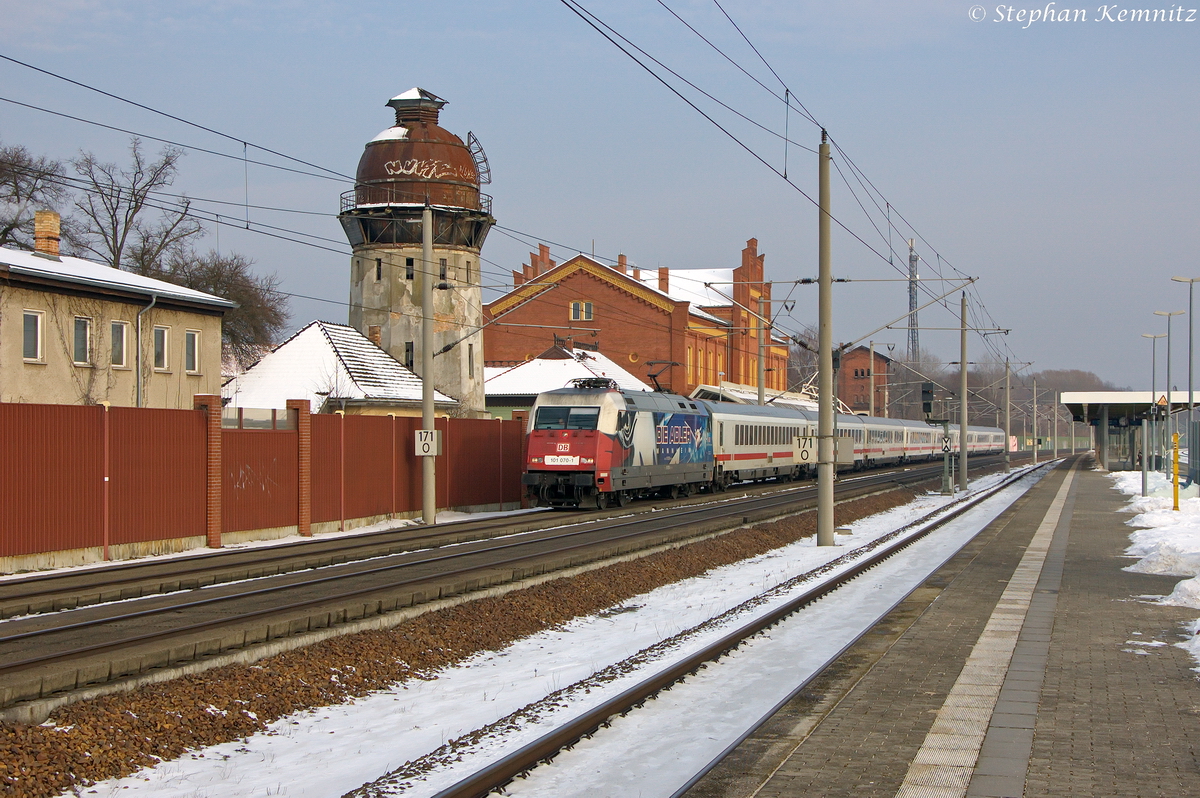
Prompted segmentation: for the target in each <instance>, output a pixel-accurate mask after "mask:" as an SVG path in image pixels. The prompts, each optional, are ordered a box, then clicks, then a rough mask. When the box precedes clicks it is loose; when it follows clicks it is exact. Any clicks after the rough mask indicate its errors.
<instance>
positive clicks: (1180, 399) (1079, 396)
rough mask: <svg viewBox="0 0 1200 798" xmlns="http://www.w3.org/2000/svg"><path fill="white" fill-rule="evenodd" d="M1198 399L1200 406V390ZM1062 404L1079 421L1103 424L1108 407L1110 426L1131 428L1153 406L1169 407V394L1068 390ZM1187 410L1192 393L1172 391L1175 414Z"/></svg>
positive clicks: (1172, 404)
mask: <svg viewBox="0 0 1200 798" xmlns="http://www.w3.org/2000/svg"><path fill="white" fill-rule="evenodd" d="M1194 396H1195V398H1196V403H1197V404H1200V391H1197V392H1196V393H1195V394H1194ZM1059 401H1060V402H1061V403H1062V404H1063V405H1065V406H1066V408H1067V410H1068V411H1070V413H1071V416H1072V417H1073V418H1074V419H1075V420H1076V421H1081V422H1085V423H1088V424H1092V423H1095V422H1097V421H1099V420H1100V415H1101V413H1102V412H1103V409H1104V408H1108V423H1109V425H1110V426H1114V427H1116V426H1128V424H1129V422H1130V421H1132V420H1133V419H1138V418H1142V417H1144V416H1145V415H1146V414H1147V412H1149V410H1150V407H1151V406H1152V405H1155V404H1157V405H1159V406H1164V405H1166V403H1167V396H1166V391H1160V392H1157V393H1151V392H1150V391H1064V392H1063V393H1062V394H1061V396H1060V397H1059ZM1187 407H1188V392H1187V391H1171V412H1177V411H1179V410H1187ZM1122 420H1124V423H1122Z"/></svg>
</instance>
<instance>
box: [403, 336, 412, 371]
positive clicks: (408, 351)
mask: <svg viewBox="0 0 1200 798" xmlns="http://www.w3.org/2000/svg"><path fill="white" fill-rule="evenodd" d="M404 368H406V369H408V370H409V371H412V370H413V342H412V341H405V342H404Z"/></svg>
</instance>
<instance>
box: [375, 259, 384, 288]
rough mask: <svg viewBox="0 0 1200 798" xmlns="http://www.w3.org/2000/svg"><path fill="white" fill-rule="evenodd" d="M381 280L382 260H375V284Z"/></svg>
mask: <svg viewBox="0 0 1200 798" xmlns="http://www.w3.org/2000/svg"><path fill="white" fill-rule="evenodd" d="M382 279H383V258H376V259H375V282H379V281H380V280H382Z"/></svg>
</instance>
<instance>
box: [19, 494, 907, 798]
mask: <svg viewBox="0 0 1200 798" xmlns="http://www.w3.org/2000/svg"><path fill="white" fill-rule="evenodd" d="M913 498H914V495H913V494H912V493H910V492H909V491H906V490H893V491H889V492H887V493H881V494H876V495H873V496H867V497H864V498H861V499H856V500H852V501H849V502H845V503H842V504H839V505H838V509H837V521H838V523H839V524H845V523H851V522H853V521H856V520H859V519H861V518H865V517H867V516H869V515H874V514H876V513H879V512H883V511H885V510H888V509H891V508H893V507H898V506H900V505H903V504H906V503H908V502H910V501H911V500H912V499H913ZM815 530H816V514H815V512H813V511H808V512H804V513H801V514H798V515H795V516H791V517H789V518H785V519H782V520H778V521H774V522H769V523H760V524H758V525H756V526H754V527H750V528H743V529H737V530H733V531H731V532H728V533H725V534H722V535H719V536H717V537H714V538H710V539H707V540H703V541H699V542H696V543H691V544H687V545H684V546H681V547H679V548H675V549H669V550H666V551H660V552H658V553H655V554H650V555H648V556H646V557H643V558H641V559H638V560H634V561H629V562H620V563H615V564H612V565H608V566H605V567H603V568H600V569H597V570H594V571H589V572H586V573H583V574H579V575H576V576H572V577H564V578H562V579H556V580H553V581H549V582H545V583H542V584H538V585H535V586H532V587H528V588H525V589H522V590H517V591H514V592H511V593H508V594H506V595H502V596H495V597H487V598H480V599H478V600H475V601H470V602H466V603H464V604H459V605H457V606H453V607H447V608H444V609H439V610H434V611H431V612H428V613H425V614H423V615H420V616H418V617H416V618H413V619H411V620H409V621H406V622H404V623H402V624H400V625H398V626H396V627H393V628H390V629H385V630H377V631H368V632H360V633H357V634H352V635H346V636H342V637H337V638H333V639H329V640H325V641H322V642H319V643H316V644H314V645H312V646H309V647H307V648H303V649H297V650H294V651H289V652H285V653H282V654H278V655H275V656H272V657H269V658H266V659H263V660H260V661H259V662H258V663H256V664H254V665H229V666H225V667H221V668H215V669H213V670H209V671H205V672H203V673H199V674H193V675H189V676H184V677H181V678H178V679H175V680H172V681H169V682H164V683H161V684H154V685H147V686H144V687H139V688H137V689H135V690H132V691H130V692H127V693H118V694H112V695H107V696H103V697H100V698H96V699H92V700H87V701H80V702H78V703H75V704H71V705H68V706H66V707H63V708H60V709H58V710H56V711H55V712H54V714H53V716H52V718H51V719H50V720H49V721H47V722H46V723H44V724H41V725H36V726H31V725H21V724H3V725H0V794H2V795H19V796H31V798H32V797H34V796H36V797H38V798H40V797H41V796H54V795H58V794H60V793H62V792H63V791H65V790H70V789H73V788H74V789H79V788H83V787H86V786H87V785H90V784H93V783H95V782H96V781H99V780H102V779H107V778H113V777H119V776H126V775H129V774H131V773H134V772H136V771H137V770H139V769H140V768H143V767H149V766H153V765H154V764H156V763H157V762H160V761H163V760H169V759H174V758H176V757H179V756H180V755H182V754H184V753H186V752H188V751H195V750H197V749H200V748H204V747H206V746H210V745H214V744H217V743H222V742H229V741H232V740H238V739H241V738H243V737H246V736H248V735H250V734H254V733H256V732H260V731H263V730H265V729H266V728H267V725H268V724H269V723H271V722H273V721H275V720H278V719H279V718H281V717H283V716H285V715H288V714H291V713H294V712H298V711H301V710H305V709H312V708H316V707H321V706H329V705H333V704H339V703H344V702H346V701H349V700H351V699H353V698H355V697H358V696H362V695H365V694H367V693H369V692H371V691H374V690H379V689H383V688H386V687H389V686H392V685H394V684H397V683H399V682H403V681H405V680H411V679H421V678H429V677H431V676H432V675H433V674H434V673H435V672H436V671H437V670H439V669H441V668H444V667H446V666H449V665H452V664H454V663H456V662H459V661H462V660H464V659H466V658H468V657H471V656H473V655H475V654H477V653H479V652H482V651H494V650H497V649H501V648H503V647H505V646H507V645H509V644H510V643H512V642H513V641H515V640H518V639H521V638H523V637H526V636H528V635H531V634H534V633H536V632H539V631H542V630H545V629H548V628H552V627H555V626H557V625H560V624H563V623H566V622H567V621H570V620H571V619H572V618H575V617H578V616H585V615H591V614H594V613H597V612H600V611H601V610H604V609H606V608H608V607H611V606H613V605H615V604H619V603H621V602H625V601H628V600H629V599H631V598H633V597H635V596H637V595H639V594H642V593H645V592H648V591H650V590H653V589H654V588H657V587H660V586H662V585H666V584H670V583H672V582H676V581H679V580H681V579H686V578H689V577H694V576H698V575H700V574H702V573H704V572H705V571H707V570H709V569H711V568H715V567H719V566H723V565H728V564H731V563H734V562H738V561H740V560H744V559H746V558H749V557H754V556H757V555H759V554H763V553H765V552H767V551H770V550H772V549H776V548H779V547H780V546H784V545H787V544H790V543H793V542H795V541H797V540H800V539H801V538H805V537H809V536H811V535H813V534H814V533H815ZM197 755H198V756H203V754H202V753H200V754H197Z"/></svg>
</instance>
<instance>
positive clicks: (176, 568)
mask: <svg viewBox="0 0 1200 798" xmlns="http://www.w3.org/2000/svg"><path fill="white" fill-rule="evenodd" d="M885 473H886V472H885ZM747 487H749V486H747ZM804 487H808V486H807V485H806V486H804ZM714 495H716V494H705V497H704V498H705V499H707V500H708V501H704V502H702V504H707V503H708V502H709V501H711V497H712V496H714ZM696 503H697V502H692V503H691V504H693V505H694V504H696ZM686 507H687V505H683V506H682V507H678V508H670V510H671V511H674V510H677V509H686ZM612 509H614V510H616V509H618V508H612ZM630 511H631V512H635V513H636V512H638V508H632V509H631V510H630ZM644 512H652V510H650V509H647V510H645V511H644ZM531 515H533V516H535V517H541V518H543V520H544V525H539V524H536V523H534V524H533V525H532V526H531V527H530V528H526V529H520V530H517V531H515V532H508V534H518V535H520V534H532V533H536V532H539V531H545V530H547V529H552V528H555V527H560V526H567V525H583V524H589V523H594V522H595V521H597V520H599V519H596V518H595V517H587V516H584V517H581V518H579V519H578V520H572V521H568V522H567V523H566V524H563V523H561V520H562V517H561V516H558V520H557V521H556V520H554V517H553V516H552V515H551V514H546V513H538V514H531ZM530 520H531V521H532V519H530ZM518 523H519V522H518ZM512 526H514V524H513V521H512V519H507V520H505V519H489V520H487V521H481V520H467V521H460V522H454V523H450V524H437V525H435V526H432V527H428V528H427V529H428V530H429V531H426V532H419V533H418V534H411V533H412V532H415V531H417V530H420V529H421V527H415V528H410V527H403V528H400V529H386V530H379V531H376V532H365V533H362V534H359V535H355V536H353V537H350V538H346V537H338V538H333V539H329V538H326V539H316V540H302V541H294V542H290V543H280V544H276V545H274V546H270V547H264V548H263V551H262V553H261V554H259V553H257V552H253V553H252V552H251V551H250V550H246V549H236V550H224V551H211V552H203V553H196V554H191V555H187V556H185V557H181V558H177V559H173V560H166V561H163V560H155V561H150V562H136V561H135V562H126V563H114V564H111V565H106V566H101V567H95V568H89V569H86V570H83V571H68V572H59V573H50V574H34V575H30V576H25V577H21V578H19V579H9V580H2V581H0V604H5V603H7V604H13V603H16V602H24V601H35V600H38V599H44V598H51V597H57V596H66V595H70V594H69V593H68V592H66V591H71V590H100V589H105V590H116V589H118V588H120V587H122V586H128V585H137V584H139V583H145V582H146V581H147V580H156V579H157V580H164V581H169V580H171V579H175V578H182V577H185V576H191V575H195V574H203V573H212V572H214V571H216V570H217V569H220V568H222V567H225V568H229V569H230V570H235V569H240V568H248V569H251V568H253V569H256V568H259V567H261V566H269V565H271V564H272V563H278V562H288V561H294V562H297V563H303V559H302V558H304V557H308V558H310V559H312V558H316V557H321V556H330V555H332V556H342V555H346V554H348V553H353V552H356V551H362V550H368V551H369V550H379V549H385V548H394V547H397V546H404V547H406V548H405V549H404V550H400V551H396V550H393V551H390V552H386V553H384V554H382V555H379V556H388V555H390V554H399V553H403V551H417V550H419V549H420V548H422V543H423V542H424V543H425V545H427V546H429V547H431V548H439V547H441V546H446V545H459V544H463V543H471V542H474V541H476V540H485V539H487V538H488V537H489V533H494V532H497V531H503V530H508V529H511V528H512ZM472 532H480V533H482V534H481V535H480V536H479V537H476V538H470V539H457V540H455V539H453V538H454V536H455V535H469V534H470V533H472ZM447 538H449V539H450V540H448V541H447V542H446V543H443V544H436V543H434V544H432V545H430V544H429V541H438V540H440V539H447ZM410 546H411V548H408V547H410ZM370 557H371V555H366V556H364V557H360V558H354V559H346V560H343V561H342V562H338V563H329V564H325V565H324V566H322V565H309V564H300V565H298V566H297V567H296V568H292V569H288V570H280V571H276V572H275V573H272V574H267V575H266V576H279V575H282V574H285V573H295V572H298V571H303V570H315V569H317V568H320V567H328V565H345V564H348V563H350V562H355V561H361V560H362V559H369V558H370ZM242 560H244V562H240V561H242ZM222 561H231V562H222ZM137 571H142V572H145V573H144V574H143V575H137V574H136V572H137ZM126 572H135V573H134V575H131V576H124V577H123V578H122V574H124V573H126ZM110 575H112V576H115V577H116V578H112V579H107V580H105V581H102V580H101V579H91V580H89V577H92V576H97V577H107V576H110ZM221 581H224V580H217V581H216V582H215V583H216V584H220V583H221ZM55 582H73V583H75V584H70V585H64V586H60V587H53V586H52V587H43V588H40V589H35V590H32V591H26V592H15V591H14V592H13V593H11V594H9V595H5V594H4V592H5V590H6V589H11V588H14V587H15V588H17V589H18V590H19V588H21V587H23V586H25V585H36V584H38V583H48V584H51V585H53V583H55ZM189 589H191V588H180V589H179V590H189ZM170 592H177V591H169V590H158V591H152V592H149V593H146V594H144V595H147V596H148V595H162V594H165V593H170ZM101 603H107V602H104V601H98V602H93V603H91V604H88V605H84V606H95V605H97V604H101ZM48 611H57V609H55V610H48ZM30 614H39V613H36V612H35V613H30Z"/></svg>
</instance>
